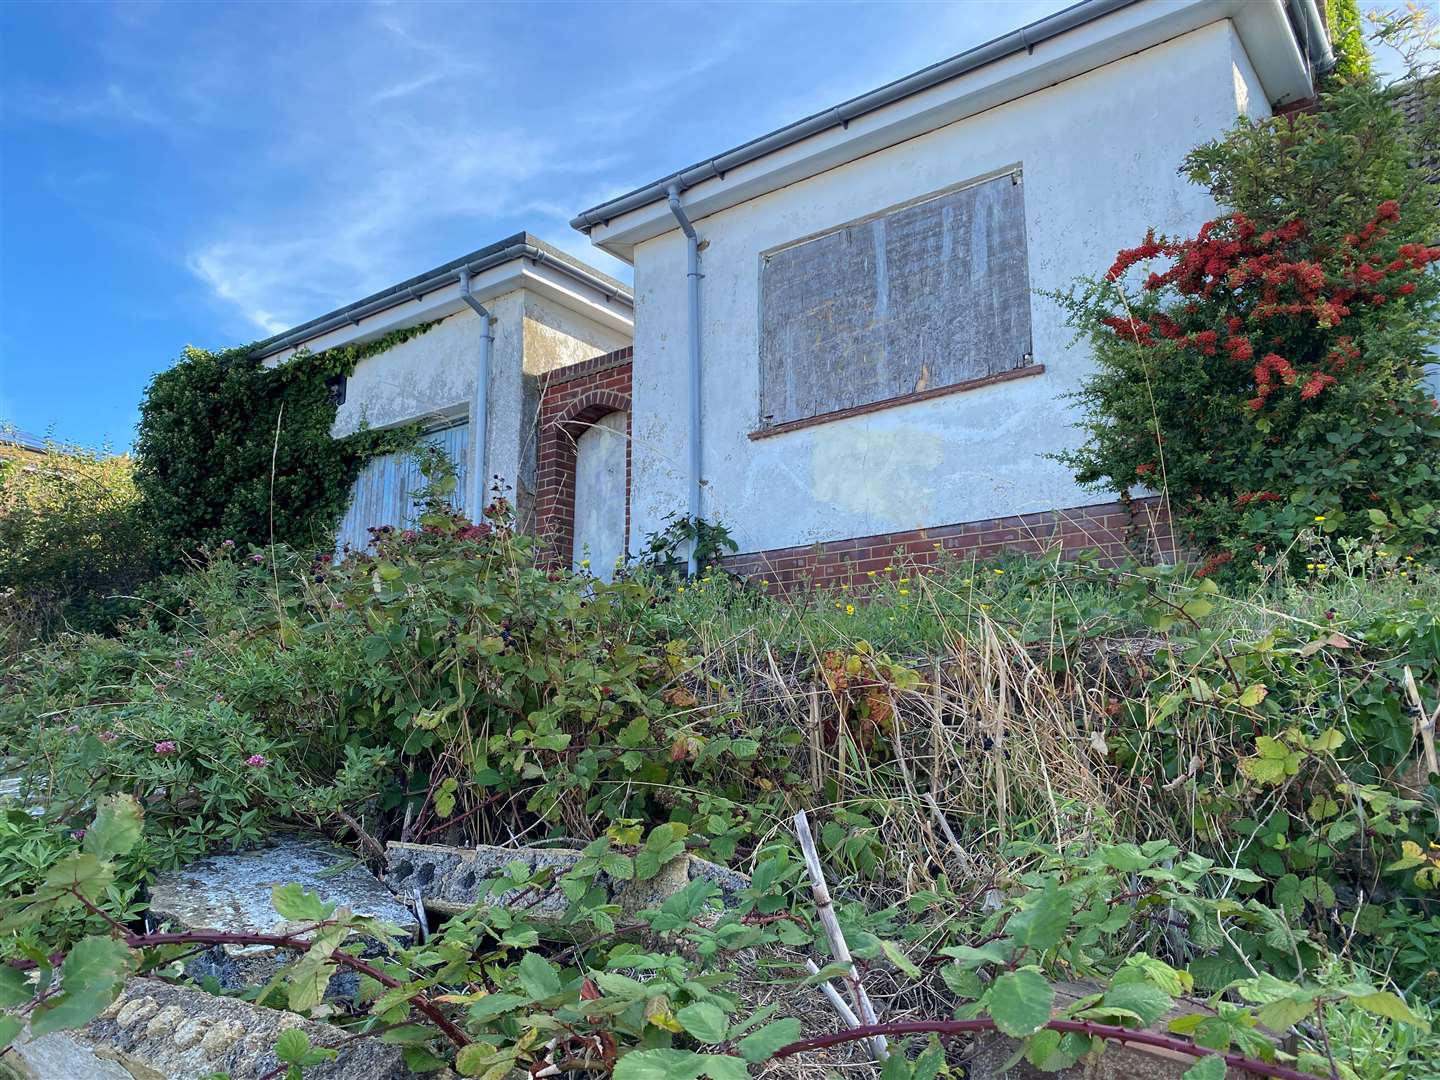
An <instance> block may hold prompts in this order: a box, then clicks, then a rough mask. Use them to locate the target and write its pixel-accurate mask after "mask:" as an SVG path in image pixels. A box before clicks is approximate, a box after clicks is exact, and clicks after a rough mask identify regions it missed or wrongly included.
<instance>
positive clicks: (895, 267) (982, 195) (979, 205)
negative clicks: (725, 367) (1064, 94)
mask: <svg viewBox="0 0 1440 1080" xmlns="http://www.w3.org/2000/svg"><path fill="white" fill-rule="evenodd" d="M1024 190H1025V189H1024V185H1023V184H1022V183H1021V175H1020V172H1019V170H1018V169H1016V170H1014V171H1012V172H1007V173H1005V174H1004V175H1001V176H997V177H994V178H992V179H988V180H984V181H981V182H978V183H974V184H970V185H967V186H965V187H962V188H959V189H956V190H951V191H946V192H943V193H941V194H937V195H934V196H932V197H929V198H926V199H923V200H921V201H918V202H914V203H911V204H909V205H906V206H903V207H900V208H899V209H896V210H892V211H887V212H885V213H883V214H879V215H876V216H874V217H871V218H867V219H864V220H861V221H858V222H854V223H851V224H849V225H844V226H842V227H841V228H838V229H836V230H834V231H833V232H828V233H825V234H823V235H821V236H816V237H813V238H811V239H808V240H803V241H801V242H799V243H796V244H793V245H791V246H788V247H784V248H780V249H778V250H776V251H772V252H769V253H767V254H765V255H763V256H762V260H761V270H760V419H761V426H762V427H765V426H768V425H770V424H781V423H786V422H789V421H794V420H802V419H807V418H810V417H815V416H823V415H824V414H826V413H831V412H837V411H840V410H842V409H853V408H857V407H860V406H864V405H871V404H874V403H876V402H882V401H886V400H889V399H892V398H904V397H906V396H908V395H911V394H915V393H918V392H923V391H927V390H931V391H933V390H935V389H937V388H941V387H945V386H953V385H955V384H958V383H967V382H971V381H973V380H975V379H983V378H985V377H986V376H990V375H996V374H999V373H1001V372H1005V371H1010V370H1012V369H1014V368H1017V367H1022V366H1025V365H1026V364H1028V363H1029V362H1030V359H1031V357H1030V352H1031V345H1030V276H1029V266H1028V258H1027V253H1026V247H1025V195H1024Z"/></svg>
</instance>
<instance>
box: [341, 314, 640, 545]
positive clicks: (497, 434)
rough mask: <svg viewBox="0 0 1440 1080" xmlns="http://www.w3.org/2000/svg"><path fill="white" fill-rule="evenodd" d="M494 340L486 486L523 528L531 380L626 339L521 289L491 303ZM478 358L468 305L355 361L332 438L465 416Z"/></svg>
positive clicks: (530, 453) (529, 476) (531, 442)
mask: <svg viewBox="0 0 1440 1080" xmlns="http://www.w3.org/2000/svg"><path fill="white" fill-rule="evenodd" d="M485 306H486V307H487V308H488V309H489V311H490V313H491V315H492V316H494V320H495V321H494V324H493V327H492V332H493V333H494V335H495V343H494V346H493V348H492V351H491V356H490V385H489V389H488V403H489V404H488V408H487V410H486V411H487V414H488V416H487V423H486V437H485V442H486V451H485V474H484V476H485V478H484V487H485V494H486V499H487V501H488V499H489V495H490V488H491V485H492V480H491V478H492V477H494V476H496V475H499V477H500V478H501V483H502V485H503V486H504V488H505V489H506V493H507V495H508V496H509V497H510V498H511V500H512V501H513V502H514V503H515V504H516V506H517V509H518V511H519V513H520V516H521V519H522V521H521V523H522V525H523V524H525V518H526V514H527V512H528V507H529V502H530V488H531V487H532V485H533V475H534V468H535V462H534V458H535V423H536V379H537V378H542V377H543V373H545V372H547V371H550V370H553V369H554V368H557V367H563V366H566V365H568V364H573V363H576V362H578V361H580V360H586V359H589V358H590V357H592V356H598V355H600V354H601V353H605V352H609V351H611V350H613V349H617V348H621V347H623V346H625V345H628V344H629V343H630V342H629V336H628V335H626V334H623V333H621V332H619V331H616V330H614V329H612V328H609V327H606V326H603V325H602V324H600V323H598V322H596V321H594V320H592V319H589V318H587V317H585V316H584V315H581V314H579V313H578V312H574V311H570V310H569V309H567V308H565V307H564V306H563V305H560V304H557V303H555V302H553V301H551V300H548V299H546V298H544V297H542V296H538V295H536V294H535V293H534V292H532V291H530V290H528V289H515V290H512V291H511V292H507V293H503V294H501V295H499V296H496V297H494V298H491V299H488V300H486V302H485ZM479 354H480V318H479V316H477V315H476V314H475V313H474V312H473V311H471V310H470V309H469V308H465V309H462V310H461V311H459V312H456V313H454V314H451V315H448V316H446V317H445V318H443V319H442V320H441V321H440V322H439V323H437V324H436V325H435V326H433V327H431V328H430V329H429V330H427V331H426V332H425V333H423V334H421V335H419V336H418V337H414V338H411V339H410V340H409V341H405V342H402V343H401V344H399V345H396V346H395V347H394V348H391V349H387V350H386V351H385V352H383V353H379V354H377V355H375V356H371V357H367V358H366V359H365V360H363V361H361V362H360V363H359V364H358V365H357V366H356V368H355V371H354V373H353V374H352V375H351V376H350V379H349V383H348V384H347V386H346V391H345V403H344V404H343V405H341V406H340V408H339V410H338V411H337V413H336V416H335V423H334V426H333V427H332V429H331V433H332V434H333V435H335V436H336V437H337V438H338V437H340V436H343V435H349V434H351V433H353V432H355V431H358V430H359V429H360V428H361V427H362V426H369V427H372V428H385V427H395V426H399V425H402V424H408V423H412V422H415V421H417V420H418V421H431V420H434V421H440V420H442V419H462V418H465V417H468V416H469V411H470V401H471V395H472V394H473V393H474V390H475V373H476V368H477V363H478V360H479Z"/></svg>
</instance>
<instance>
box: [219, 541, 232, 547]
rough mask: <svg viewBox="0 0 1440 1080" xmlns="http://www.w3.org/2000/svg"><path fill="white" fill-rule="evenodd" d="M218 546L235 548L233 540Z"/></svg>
mask: <svg viewBox="0 0 1440 1080" xmlns="http://www.w3.org/2000/svg"><path fill="white" fill-rule="evenodd" d="M220 546H221V547H222V548H232V547H234V546H235V541H234V540H226V541H225V542H224V543H222V544H221V545H220Z"/></svg>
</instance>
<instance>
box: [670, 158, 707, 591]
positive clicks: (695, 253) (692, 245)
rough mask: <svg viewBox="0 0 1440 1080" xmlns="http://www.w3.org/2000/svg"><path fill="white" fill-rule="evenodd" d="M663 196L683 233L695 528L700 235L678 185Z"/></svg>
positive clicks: (692, 562) (692, 565)
mask: <svg viewBox="0 0 1440 1080" xmlns="http://www.w3.org/2000/svg"><path fill="white" fill-rule="evenodd" d="M666 196H667V198H668V199H669V202H670V213H672V214H674V215H675V220H676V221H677V222H679V224H680V229H681V231H682V232H684V234H685V275H686V279H687V281H688V284H689V307H690V364H689V371H690V395H689V396H690V492H689V508H690V522H691V524H692V525H693V526H695V528H697V529H698V528H699V522H700V458H701V448H702V443H701V432H700V278H701V276H702V275H701V273H700V238H699V237H698V236H697V235H696V234H695V226H694V225H692V224H691V223H690V218H689V216H688V215H687V214H686V213H685V209H684V207H682V206H681V205H680V188H679V186H678V185H677V184H674V183H672V184H671V185H670V186H669V188H667V189H666ZM699 543H700V540H699V536H698V535H697V536H696V538H695V540H693V541H691V544H690V555H689V558H688V560H687V570H688V571H689V573H690V576H691V577H694V576H695V572H696V570H698V569H699V567H698V565H697V560H696V558H695V555H696V548H697V547H698V546H699Z"/></svg>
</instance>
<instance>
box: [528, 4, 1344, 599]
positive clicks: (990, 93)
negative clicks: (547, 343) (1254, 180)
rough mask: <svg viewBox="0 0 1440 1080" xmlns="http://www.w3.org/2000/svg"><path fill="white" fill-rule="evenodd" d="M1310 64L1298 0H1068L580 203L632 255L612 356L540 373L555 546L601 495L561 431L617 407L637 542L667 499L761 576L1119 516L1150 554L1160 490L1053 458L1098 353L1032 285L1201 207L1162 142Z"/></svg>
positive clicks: (1233, 110) (596, 230)
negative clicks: (1147, 497) (1140, 495)
mask: <svg viewBox="0 0 1440 1080" xmlns="http://www.w3.org/2000/svg"><path fill="white" fill-rule="evenodd" d="M1331 62H1332V61H1331V58H1330V48H1329V44H1328V41H1327V38H1326V34H1325V30H1324V26H1323V22H1322V18H1321V16H1320V14H1319V11H1318V10H1317V6H1316V0H1085V2H1083V3H1080V4H1077V5H1076V6H1074V7H1071V8H1068V9H1066V10H1064V11H1061V12H1059V13H1058V14H1056V15H1052V16H1050V17H1049V18H1046V19H1042V20H1040V21H1039V22H1036V23H1033V24H1031V25H1029V26H1026V27H1024V28H1022V29H1020V30H1017V31H1014V32H1013V33H1010V34H1007V35H1006V36H1004V37H1001V38H998V39H996V40H995V41H992V42H989V43H988V44H985V45H981V46H979V47H978V48H975V49H972V50H970V51H968V52H965V53H962V54H960V55H959V56H956V57H953V58H951V59H949V60H945V61H942V62H941V63H938V64H935V65H934V66H932V67H929V68H926V69H924V70H923V71H919V72H916V73H915V74H913V75H909V76H906V77H905V78H902V79H900V80H898V81H896V82H893V83H890V84H889V85H887V86H884V87H881V88H880V89H878V90H875V91H873V92H871V93H868V94H865V95H863V96H861V97H858V98H855V99H853V100H851V101H847V102H844V103H842V104H840V105H837V106H835V107H834V108H831V109H827V110H825V111H824V112H821V113H817V114H815V115H814V116H811V117H808V118H806V119H804V120H801V121H798V122H796V123H794V124H791V125H789V126H787V127H783V128H781V129H779V130H778V131H774V132H771V133H769V134H767V135H762V136H760V137H758V138H756V139H754V140H752V141H751V142H748V143H745V144H744V145H742V146H739V147H736V148H735V149H733V150H729V151H726V152H725V153H722V154H718V155H716V156H715V157H712V158H709V159H707V160H705V161H702V162H699V163H698V164H695V165H692V166H689V167H687V168H684V169H681V170H679V171H677V172H674V173H672V174H670V175H669V176H666V177H663V178H661V179H659V180H656V181H655V182H653V183H650V184H647V185H645V186H644V187H641V188H637V189H636V190H634V191H632V192H630V193H629V194H626V195H622V196H620V197H618V198H615V199H611V200H610V201H608V202H606V203H603V204H602V205H599V206H596V207H593V208H591V209H589V210H586V211H584V212H583V213H581V214H580V215H579V216H577V217H576V218H575V220H574V221H573V222H572V224H573V225H574V226H575V227H576V228H577V229H580V230H582V231H584V232H585V233H587V234H588V235H589V238H590V240H591V242H592V243H593V244H595V245H597V246H598V247H600V248H601V249H603V250H605V251H607V252H609V253H610V254H612V255H614V256H616V257H618V258H620V259H623V260H625V261H628V262H630V263H632V264H633V265H634V268H635V297H634V303H635V309H634V311H635V337H634V348H633V356H631V355H628V354H627V355H625V356H623V357H620V358H618V359H617V358H611V359H610V360H609V361H606V362H604V363H599V364H595V365H593V366H594V367H595V369H596V370H595V371H593V372H589V373H588V374H587V373H586V372H585V371H582V370H581V369H576V371H575V372H574V375H575V378H572V379H570V380H567V383H566V384H565V386H564V388H563V391H562V390H561V389H560V388H559V387H557V389H556V394H555V396H556V398H557V400H558V399H560V398H563V399H564V400H563V401H559V403H558V404H557V405H556V407H555V408H554V409H553V410H552V413H551V415H550V416H549V418H548V420H547V428H546V431H542V450H541V457H542V461H545V460H548V461H549V462H551V463H552V467H550V468H545V469H544V470H543V476H542V483H541V490H540V491H538V492H537V501H538V503H539V504H540V505H541V506H542V507H545V508H546V509H545V510H544V511H543V512H542V514H541V517H540V526H541V527H542V528H543V529H545V530H547V531H549V532H550V533H551V535H552V536H554V537H556V538H557V542H558V543H559V545H560V546H561V547H562V548H565V549H568V550H566V551H563V552H562V554H569V555H572V556H575V555H576V554H577V553H578V551H579V545H580V536H579V535H578V533H583V532H584V531H585V528H584V527H581V528H579V530H578V532H577V527H576V525H575V519H574V511H573V509H572V506H573V503H575V502H576V501H578V502H580V503H582V504H585V503H587V500H588V501H589V502H593V501H594V499H593V496H591V495H589V494H587V492H586V490H585V488H584V484H585V479H584V477H583V476H582V477H581V478H580V481H579V482H577V480H576V472H575V465H576V463H575V462H573V461H572V460H571V459H570V458H568V457H566V456H565V448H564V446H563V442H564V440H563V439H560V440H559V441H558V442H556V439H555V436H556V433H557V432H558V433H560V434H561V435H564V434H565V433H566V432H567V431H569V432H570V434H571V435H573V434H574V431H575V430H589V428H590V427H593V426H594V425H595V424H597V423H600V422H602V421H603V418H604V416H605V415H606V413H607V412H616V413H628V420H627V422H628V426H629V429H630V432H631V447H630V455H629V463H628V473H629V494H628V500H627V506H626V510H625V513H624V515H623V519H624V520H625V521H627V522H628V524H627V525H626V526H625V528H626V529H627V530H628V532H627V539H628V544H629V547H630V549H631V550H635V549H637V548H638V547H639V545H640V542H641V540H642V539H643V538H644V537H645V536H646V535H647V534H649V533H651V532H654V531H656V530H658V529H660V528H662V527H663V525H664V522H665V519H666V516H667V515H670V514H673V513H677V512H678V513H689V514H692V515H698V516H700V517H703V518H705V519H708V520H712V521H715V520H718V521H720V522H723V523H724V524H725V525H726V526H727V527H728V528H729V529H730V530H731V533H732V535H733V536H734V538H735V540H736V541H737V542H738V544H739V546H740V552H741V554H740V555H738V556H737V557H735V558H734V559H732V560H731V562H730V565H731V566H732V567H733V568H735V569H737V570H740V571H744V572H750V573H755V574H757V575H761V576H765V577H767V578H769V579H772V580H773V581H774V582H775V583H777V584H780V583H786V582H789V581H792V580H798V579H800V578H802V577H808V578H811V579H818V580H820V581H825V582H833V581H839V580H845V579H848V578H851V577H856V576H858V575H863V574H864V573H865V572H866V571H867V570H870V569H875V568H876V567H877V565H883V564H884V562H885V561H886V560H888V559H889V557H890V556H891V555H892V554H893V552H894V551H895V550H896V549H897V548H899V549H903V550H904V551H906V552H909V553H910V554H912V555H916V556H920V557H930V556H931V555H932V554H933V551H934V549H935V548H937V547H942V546H943V547H944V548H946V549H951V550H957V551H967V552H968V551H976V552H979V553H981V554H988V553H992V552H994V551H997V550H999V549H1001V548H1003V547H1007V546H1020V547H1027V546H1028V547H1031V548H1035V547H1039V546H1042V545H1048V544H1054V543H1059V544H1062V545H1063V546H1064V548H1065V549H1066V550H1068V551H1075V550H1078V549H1080V548H1083V547H1090V546H1096V547H1100V548H1102V549H1103V550H1105V551H1106V552H1107V553H1108V554H1111V555H1118V554H1120V553H1121V552H1122V550H1123V549H1124V547H1125V545H1126V543H1127V541H1128V542H1133V541H1134V540H1135V535H1134V533H1135V531H1136V529H1137V527H1138V528H1139V530H1140V531H1141V532H1142V533H1144V534H1146V537H1147V538H1148V542H1149V543H1151V544H1152V545H1158V546H1159V547H1160V548H1161V550H1162V553H1163V551H1164V550H1165V549H1166V548H1167V547H1168V543H1169V541H1168V540H1167V538H1166V537H1165V535H1164V532H1165V527H1164V523H1163V521H1161V520H1158V519H1157V515H1155V514H1154V513H1153V508H1151V511H1152V512H1151V513H1150V516H1149V517H1148V518H1144V519H1137V518H1136V517H1135V515H1134V513H1133V511H1132V508H1131V506H1130V504H1125V505H1121V504H1115V503H1106V504H1100V505H1097V504H1096V502H1095V497H1094V495H1093V494H1092V493H1090V492H1087V491H1085V490H1083V489H1081V488H1080V487H1078V486H1077V485H1076V483H1075V480H1074V478H1073V477H1072V475H1071V474H1070V472H1069V471H1068V470H1067V469H1066V468H1065V467H1064V466H1062V465H1061V464H1059V463H1058V462H1056V461H1055V460H1054V459H1053V458H1052V457H1051V455H1052V454H1054V453H1055V452H1057V451H1062V450H1066V449H1069V448H1071V447H1074V446H1075V445H1076V442H1077V439H1078V438H1079V434H1078V432H1077V430H1076V429H1075V426H1074V422H1075V414H1074V405H1073V404H1072V402H1071V401H1070V399H1069V398H1068V396H1067V395H1069V394H1070V393H1071V392H1072V391H1074V390H1076V389H1077V388H1078V387H1079V386H1080V384H1081V381H1082V379H1084V377H1085V376H1086V374H1087V373H1088V372H1089V371H1090V370H1091V359H1090V357H1089V355H1088V354H1087V351H1086V349H1085V348H1084V347H1083V346H1080V345H1077V344H1075V343H1074V342H1073V341H1072V334H1071V332H1070V330H1069V329H1068V327H1067V326H1066V324H1065V320H1064V317H1063V313H1062V311H1061V308H1060V306H1059V305H1058V304H1057V303H1056V302H1055V300H1054V299H1053V298H1052V296H1051V295H1050V294H1051V293H1053V292H1055V291H1059V290H1064V289H1066V288H1067V286H1068V285H1069V284H1070V282H1071V280H1072V278H1073V277H1074V276H1075V275H1077V274H1081V273H1086V272H1089V273H1094V272H1097V271H1098V270H1101V269H1103V268H1104V267H1105V266H1107V265H1108V264H1109V262H1110V260H1111V259H1112V258H1113V255H1114V253H1115V251H1116V250H1117V249H1119V248H1121V247H1124V246H1130V245H1133V244H1134V243H1135V242H1136V241H1137V240H1138V239H1139V238H1140V237H1142V236H1143V235H1144V233H1145V230H1146V229H1147V228H1148V227H1151V226H1154V227H1155V228H1156V229H1158V230H1161V231H1164V232H1171V233H1184V232H1187V231H1193V230H1194V229H1196V228H1197V227H1198V226H1199V225H1200V223H1201V222H1203V221H1204V220H1205V219H1206V217H1207V216H1210V215H1211V214H1213V212H1214V206H1213V205H1212V204H1211V202H1210V200H1209V198H1208V197H1207V195H1206V193H1205V192H1204V191H1202V190H1200V189H1199V188H1196V187H1194V186H1192V185H1190V184H1188V183H1187V182H1186V181H1185V180H1184V179H1183V178H1181V177H1180V176H1178V175H1177V171H1176V170H1177V167H1178V166H1179V164H1180V162H1181V159H1182V158H1183V156H1184V155H1185V153H1186V152H1187V151H1188V150H1189V149H1190V148H1192V147H1193V146H1195V145H1197V144H1198V143H1200V142H1203V141H1204V140H1206V139H1209V138H1212V137H1214V136H1217V135H1219V134H1220V133H1222V132H1223V131H1225V130H1226V129H1227V128H1228V127H1229V126H1230V125H1231V124H1233V123H1234V121H1235V119H1236V118H1237V117H1239V116H1241V115H1250V116H1265V115H1269V114H1270V113H1271V111H1272V110H1276V109H1286V108H1291V107H1295V106H1297V105H1299V104H1301V103H1304V102H1306V101H1307V100H1308V99H1311V98H1312V97H1313V96H1314V93H1315V77H1316V74H1317V72H1318V71H1322V70H1324V69H1325V67H1326V66H1327V65H1328V64H1329V63H1331ZM619 376H623V377H619ZM587 379H590V380H592V381H593V385H591V384H589V383H587V382H586V380H587ZM605 380H609V383H608V388H605V389H603V390H602V387H601V383H602V382H604V381H605ZM627 382H628V385H626V383H627ZM607 394H608V395H609V397H606V396H605V395H607ZM606 402H608V403H609V404H606ZM544 407H545V403H544V402H542V409H544ZM577 417H580V418H581V420H580V423H581V424H582V428H581V429H569V428H567V427H566V425H567V424H574V423H576V418H577ZM547 432H548V433H549V435H550V436H551V441H552V443H555V445H554V446H552V447H551V448H550V449H549V450H548V451H547V449H546V448H545V442H544V440H545V438H546V435H547ZM567 437H568V436H567ZM557 462H558V464H554V463H557ZM1139 505H1141V506H1146V505H1147V504H1146V503H1145V501H1144V500H1141V502H1140V504H1139ZM567 515H568V516H567ZM621 519H622V516H621V515H620V514H619V513H618V512H615V513H612V514H611V518H610V520H612V521H616V522H618V521H620V520H621Z"/></svg>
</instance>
